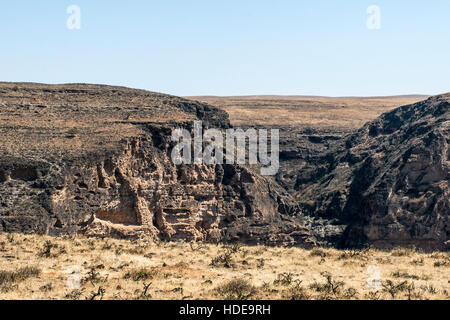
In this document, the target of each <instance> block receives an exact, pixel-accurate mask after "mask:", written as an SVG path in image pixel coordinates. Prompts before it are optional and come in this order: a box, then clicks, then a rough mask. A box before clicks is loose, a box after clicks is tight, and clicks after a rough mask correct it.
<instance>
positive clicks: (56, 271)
mask: <svg viewBox="0 0 450 320" xmlns="http://www.w3.org/2000/svg"><path fill="white" fill-rule="evenodd" d="M374 270H375V271H374ZM376 270H379V271H380V279H379V280H380V282H379V283H377V282H373V283H372V284H373V287H372V288H370V287H368V284H367V281H368V279H369V278H371V275H372V278H374V277H373V276H374V273H376ZM78 273H79V277H78ZM375 278H377V277H376V275H375ZM77 279H78V280H80V287H79V288H78V289H77V286H76V283H77ZM449 279H450V254H449V253H442V252H435V253H420V252H416V251H413V250H409V249H398V250H394V251H391V252H383V251H377V250H373V249H370V250H365V251H339V250H335V249H313V250H305V249H300V248H269V247H263V246H255V247H248V246H242V247H232V246H231V247H226V246H223V245H199V244H195V245H192V244H188V243H158V244H156V243H147V242H144V241H127V240H113V239H89V238H84V237H64V238H51V237H47V236H37V235H33V236H25V235H19V234H13V235H9V234H0V298H1V299H100V298H102V299H408V298H410V299H445V300H448V299H449V297H450V296H449V291H450V288H449V286H450V283H449V281H450V280H449ZM68 285H69V286H68Z"/></svg>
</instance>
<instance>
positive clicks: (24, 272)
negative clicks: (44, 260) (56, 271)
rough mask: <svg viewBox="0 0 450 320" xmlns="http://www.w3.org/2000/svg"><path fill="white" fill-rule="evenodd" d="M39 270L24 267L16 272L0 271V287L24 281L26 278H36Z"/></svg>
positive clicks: (39, 272)
mask: <svg viewBox="0 0 450 320" xmlns="http://www.w3.org/2000/svg"><path fill="white" fill-rule="evenodd" d="M40 274H41V270H40V269H39V268H36V267H24V268H20V269H19V270H17V271H3V270H2V271H0V285H4V284H10V283H16V282H21V281H24V280H26V279H28V278H32V277H38V276H39V275H40Z"/></svg>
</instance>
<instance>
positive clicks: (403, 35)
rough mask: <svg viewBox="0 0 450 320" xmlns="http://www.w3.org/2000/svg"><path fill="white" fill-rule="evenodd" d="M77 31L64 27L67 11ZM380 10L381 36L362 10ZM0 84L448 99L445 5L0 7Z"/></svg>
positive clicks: (335, 1) (211, 0)
mask: <svg viewBox="0 0 450 320" xmlns="http://www.w3.org/2000/svg"><path fill="white" fill-rule="evenodd" d="M72 4H75V5H78V6H79V7H80V8H81V29H80V30H69V29H68V28H67V27H66V21H67V19H68V17H69V15H68V14H67V13H66V9H67V7H68V6H69V5H72ZM372 4H376V5H378V6H379V7H380V8H381V29H380V30H369V29H368V28H367V27H366V20H367V18H368V15H367V13H366V9H367V7H368V6H369V5H372ZM0 35H1V37H0V81H33V82H46V83H67V82H88V83H104V84H113V85H124V86H130V87H134V88H142V89H148V90H152V91H159V92H165V93H170V94H175V95H208V94H210V95H251V94H298V95H329V96H347V95H359V96H365V95H393V94H412V93H425V94H437V93H442V92H448V91H450V1H448V0H430V1H423V0H420V1H419V0H386V1H385V0H379V1H376V0H373V1H365V0H359V1H356V0H329V1H325V0H319V1H317V0H314V1H313V0H309V1H302V0H292V1H284V0H279V1H275V0H271V1H266V0H220V1H219V0H202V1H200V0H158V1H157V0H147V1H144V0H142V1H138V0H128V1H111V0H110V1H103V0H72V1H63V0H58V1H55V0H52V1H49V0H40V1H31V0H27V1H25V0H15V1H2V2H1V4H0Z"/></svg>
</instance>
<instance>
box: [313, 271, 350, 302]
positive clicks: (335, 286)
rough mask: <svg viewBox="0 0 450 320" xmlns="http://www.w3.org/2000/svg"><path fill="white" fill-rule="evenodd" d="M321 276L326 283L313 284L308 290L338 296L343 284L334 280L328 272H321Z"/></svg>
mask: <svg viewBox="0 0 450 320" xmlns="http://www.w3.org/2000/svg"><path fill="white" fill-rule="evenodd" d="M322 276H323V277H324V278H325V279H326V282H325V283H318V282H314V283H312V284H311V285H310V289H312V290H315V291H317V292H320V293H323V294H325V295H334V296H338V295H339V294H340V293H341V291H342V289H343V287H344V282H342V281H336V280H334V279H333V276H332V275H331V274H329V273H328V272H323V273H322Z"/></svg>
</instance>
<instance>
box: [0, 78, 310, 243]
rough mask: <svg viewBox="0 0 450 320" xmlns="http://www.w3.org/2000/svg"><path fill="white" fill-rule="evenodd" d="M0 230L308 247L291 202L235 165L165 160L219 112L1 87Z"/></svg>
mask: <svg viewBox="0 0 450 320" xmlns="http://www.w3.org/2000/svg"><path fill="white" fill-rule="evenodd" d="M0 104H1V107H0V115H1V119H0V133H2V134H3V136H4V137H5V139H4V140H3V142H2V143H1V146H2V150H3V152H2V155H1V156H0V231H5V232H25V233H43V234H51V235H64V234H76V233H83V234H87V235H93V236H112V237H119V238H139V237H146V238H153V239H162V240H186V241H191V240H193V241H207V242H222V241H242V242H246V243H261V244H263V243H266V244H271V245H298V246H310V245H313V244H314V242H315V240H314V238H313V237H312V236H311V234H310V232H309V231H308V229H306V228H305V227H304V226H302V224H301V223H300V220H299V219H300V218H301V212H300V210H299V207H298V206H297V204H296V202H295V200H294V199H293V198H292V197H291V196H290V195H289V194H287V193H286V191H285V190H284V189H283V188H281V187H280V186H278V185H277V184H276V183H275V182H274V181H272V180H271V179H269V178H265V177H262V176H260V175H258V174H257V173H255V172H256V171H255V172H254V171H253V170H252V169H251V168H247V167H243V166H237V165H236V166H235V165H214V166H207V165H188V166H186V165H181V166H176V165H174V164H173V163H172V161H171V160H170V152H171V149H172V147H173V142H171V140H170V135H171V132H172V130H173V129H174V128H177V127H184V128H187V129H192V122H193V121H194V120H202V121H203V125H204V127H205V128H207V127H214V128H219V129H225V128H228V127H229V126H230V125H229V121H228V116H227V114H226V113H225V112H224V111H220V110H218V109H216V108H214V107H211V106H208V105H205V104H200V103H196V102H192V101H188V100H183V99H180V98H176V97H171V96H166V95H161V94H156V93H151V92H147V91H142V90H132V89H127V88H119V87H108V86H94V85H64V86H47V85H39V84H0Z"/></svg>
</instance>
